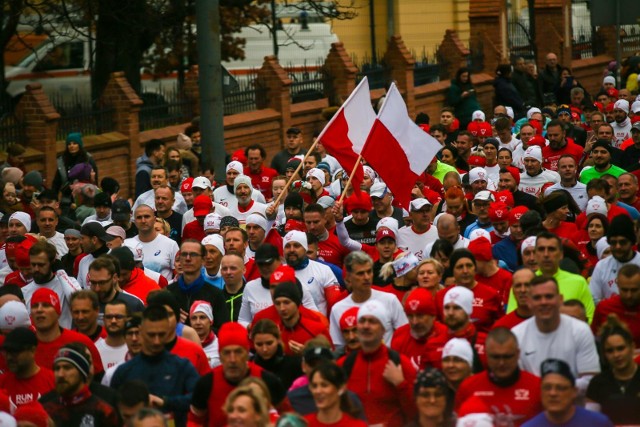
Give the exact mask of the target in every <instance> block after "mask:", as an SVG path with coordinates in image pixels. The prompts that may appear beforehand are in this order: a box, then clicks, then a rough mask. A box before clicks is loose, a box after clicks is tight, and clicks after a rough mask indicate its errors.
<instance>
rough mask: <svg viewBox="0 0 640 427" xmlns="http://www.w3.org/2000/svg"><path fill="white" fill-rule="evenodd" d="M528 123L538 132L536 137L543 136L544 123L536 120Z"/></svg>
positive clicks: (530, 120)
mask: <svg viewBox="0 0 640 427" xmlns="http://www.w3.org/2000/svg"><path fill="white" fill-rule="evenodd" d="M528 123H529V124H530V125H531V127H533V128H534V129H535V130H536V135H542V123H540V122H539V121H538V120H535V119H529V122H528Z"/></svg>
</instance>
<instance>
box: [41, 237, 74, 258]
mask: <svg viewBox="0 0 640 427" xmlns="http://www.w3.org/2000/svg"><path fill="white" fill-rule="evenodd" d="M40 236H41V237H44V236H42V235H40ZM47 242H49V243H51V244H52V245H53V246H55V247H56V252H57V255H56V259H61V258H62V257H63V256H65V255H66V254H67V253H68V252H69V248H67V243H66V242H65V241H64V234H62V233H61V232H59V231H56V234H54V235H53V237H50V238H48V239H47Z"/></svg>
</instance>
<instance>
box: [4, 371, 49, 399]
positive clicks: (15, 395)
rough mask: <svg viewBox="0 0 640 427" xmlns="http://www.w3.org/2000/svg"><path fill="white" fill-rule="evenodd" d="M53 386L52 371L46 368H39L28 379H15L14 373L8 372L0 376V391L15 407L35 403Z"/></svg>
mask: <svg viewBox="0 0 640 427" xmlns="http://www.w3.org/2000/svg"><path fill="white" fill-rule="evenodd" d="M55 386H56V381H55V378H54V376H53V371H51V370H50V369H46V368H40V370H39V371H38V372H37V373H36V374H35V375H33V376H31V377H29V378H23V379H20V378H17V377H16V375H15V374H14V373H12V372H8V371H7V372H5V373H4V375H2V376H0V389H2V390H4V391H5V392H6V393H7V394H8V395H9V400H10V401H11V403H13V404H14V405H15V406H20V405H24V404H26V403H30V402H34V401H37V400H38V399H40V397H42V396H44V395H45V394H47V393H49V392H50V391H51V390H53V389H54V388H55Z"/></svg>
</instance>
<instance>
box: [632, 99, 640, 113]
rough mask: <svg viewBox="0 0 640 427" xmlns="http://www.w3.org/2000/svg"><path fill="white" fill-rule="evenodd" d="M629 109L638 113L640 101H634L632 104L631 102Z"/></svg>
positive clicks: (639, 111)
mask: <svg viewBox="0 0 640 427" xmlns="http://www.w3.org/2000/svg"><path fill="white" fill-rule="evenodd" d="M631 111H632V112H633V113H634V114H638V113H640V101H634V102H633V104H631Z"/></svg>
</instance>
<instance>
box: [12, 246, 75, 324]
mask: <svg viewBox="0 0 640 427" xmlns="http://www.w3.org/2000/svg"><path fill="white" fill-rule="evenodd" d="M85 258H86V257H85ZM40 288H47V289H51V290H52V291H53V292H55V293H56V294H58V298H60V309H61V313H60V319H59V320H58V323H60V326H62V327H63V328H67V329H69V328H71V321H72V319H71V294H73V293H74V292H76V291H79V290H80V285H79V284H78V282H77V281H76V279H74V278H73V277H69V276H68V275H67V273H66V272H65V271H64V270H58V271H56V275H55V276H54V277H53V279H52V280H51V281H49V282H47V283H43V284H41V285H39V284H37V283H35V282H32V283H30V284H28V285H26V286H25V287H23V288H22V294H23V295H24V301H25V303H26V305H27V310H29V312H31V297H32V296H33V294H34V293H35V292H36V291H37V290H38V289H40Z"/></svg>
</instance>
